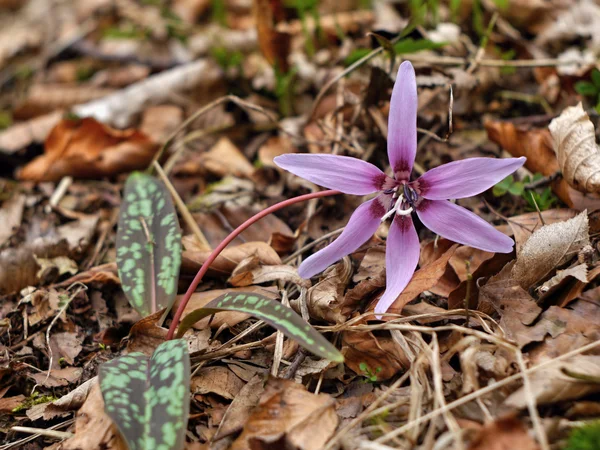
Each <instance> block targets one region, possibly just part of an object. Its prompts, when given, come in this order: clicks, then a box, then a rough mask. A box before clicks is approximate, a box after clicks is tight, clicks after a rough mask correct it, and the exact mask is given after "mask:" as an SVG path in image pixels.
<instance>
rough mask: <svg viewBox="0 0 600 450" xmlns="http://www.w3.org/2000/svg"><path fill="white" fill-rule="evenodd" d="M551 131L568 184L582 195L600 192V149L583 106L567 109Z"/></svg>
mask: <svg viewBox="0 0 600 450" xmlns="http://www.w3.org/2000/svg"><path fill="white" fill-rule="evenodd" d="M548 128H549V129H550V134H551V135H552V138H553V140H554V151H555V152H556V158H557V159H558V165H559V166H560V170H561V171H562V173H563V177H564V179H565V180H566V181H567V183H569V185H570V186H572V187H573V188H575V189H577V190H578V191H581V192H596V193H597V192H600V149H599V148H598V144H596V137H595V136H596V135H595V130H594V125H593V124H592V122H591V121H590V118H589V117H588V115H587V113H586V112H585V111H584V110H583V107H582V106H581V103H579V104H578V105H577V106H571V107H569V108H567V109H565V110H564V111H563V112H562V113H561V115H560V116H558V117H557V118H556V119H554V120H553V121H552V122H550V125H549V127H548Z"/></svg>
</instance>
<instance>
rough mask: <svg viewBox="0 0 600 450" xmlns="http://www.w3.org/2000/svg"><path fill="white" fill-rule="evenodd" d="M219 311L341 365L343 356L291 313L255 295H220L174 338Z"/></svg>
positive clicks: (190, 317) (191, 315) (192, 316)
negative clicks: (247, 318)
mask: <svg viewBox="0 0 600 450" xmlns="http://www.w3.org/2000/svg"><path fill="white" fill-rule="evenodd" d="M221 311H239V312H244V313H247V314H250V315H252V316H254V317H257V318H259V319H261V320H264V321H265V322H267V323H268V324H269V325H271V326H272V327H274V328H276V329H277V330H279V331H281V332H282V333H283V334H285V335H286V336H287V337H289V338H290V339H293V340H295V341H296V342H298V344H300V345H301V346H302V347H304V348H306V349H307V350H309V351H311V352H312V353H314V354H315V355H318V356H320V357H322V358H327V359H329V360H330V361H335V362H343V361H344V357H343V356H342V354H341V353H340V352H339V351H338V350H337V349H336V348H335V347H334V346H333V345H332V344H331V343H330V342H329V341H328V340H327V339H325V338H324V337H323V336H322V335H321V333H319V332H318V331H317V330H315V329H314V328H313V327H311V326H310V324H309V323H308V322H306V321H305V320H304V319H302V317H300V316H299V315H298V314H296V313H295V312H294V311H293V310H292V309H290V308H287V307H285V306H283V305H282V304H281V303H279V302H276V301H275V300H271V299H270V298H267V297H265V296H263V295H260V294H256V293H254V292H236V293H227V294H223V295H221V296H220V297H217V298H215V299H214V300H213V301H211V302H210V303H208V304H207V305H206V306H205V307H204V308H200V309H197V310H195V311H192V312H191V313H189V314H188V315H187V316H185V318H184V319H183V320H182V321H181V323H180V324H179V328H178V330H177V336H178V337H181V336H183V334H184V333H185V332H186V331H187V330H189V329H190V328H191V327H192V326H193V325H194V324H195V323H196V322H198V321H199V320H201V319H203V318H204V317H206V316H209V315H211V314H215V313H218V312H221Z"/></svg>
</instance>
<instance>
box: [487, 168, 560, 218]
mask: <svg viewBox="0 0 600 450" xmlns="http://www.w3.org/2000/svg"><path fill="white" fill-rule="evenodd" d="M542 178H544V176H543V175H542V174H540V173H536V174H535V175H534V176H533V179H531V178H530V177H529V176H526V177H525V178H523V181H515V179H514V177H513V176H512V175H509V176H508V177H506V178H505V179H504V180H502V181H501V182H500V183H498V184H496V185H495V186H494V187H493V189H492V193H493V194H494V197H502V196H504V195H506V194H511V195H514V196H517V197H522V198H523V199H524V200H525V201H526V202H527V210H529V211H536V210H537V208H539V209H540V211H546V210H548V209H550V208H552V207H553V206H554V205H555V204H556V203H557V201H558V199H557V198H556V196H555V195H554V194H553V193H552V189H551V188H550V187H546V188H544V190H543V191H542V192H541V193H540V192H538V191H536V190H535V189H526V188H525V186H526V185H527V184H528V183H531V182H534V181H538V180H540V179H542ZM536 205H537V208H536Z"/></svg>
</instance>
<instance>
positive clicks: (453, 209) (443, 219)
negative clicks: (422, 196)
mask: <svg viewBox="0 0 600 450" xmlns="http://www.w3.org/2000/svg"><path fill="white" fill-rule="evenodd" d="M417 214H418V215H419V219H421V222H423V224H425V226H426V227H427V228H429V229H430V230H431V231H433V232H434V233H437V234H439V235H440V236H443V237H445V238H446V239H450V240H451V241H454V242H458V243H459V244H464V245H469V246H471V247H475V248H478V249H481V250H485V251H487V252H496V253H510V252H511V251H512V248H513V244H514V243H513V240H512V239H511V238H509V237H508V236H506V235H505V234H503V233H501V232H500V231H498V230H496V229H495V228H494V227H493V226H491V225H490V224H489V223H487V222H486V221H485V220H483V219H482V218H481V217H479V216H476V215H475V214H473V213H472V212H471V211H469V210H467V209H465V208H463V207H461V206H458V205H455V204H454V203H451V202H449V201H448V200H423V201H422V202H421V204H420V205H419V206H418V207H417Z"/></svg>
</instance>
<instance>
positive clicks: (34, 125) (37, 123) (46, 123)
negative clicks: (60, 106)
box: [0, 111, 63, 155]
mask: <svg viewBox="0 0 600 450" xmlns="http://www.w3.org/2000/svg"><path fill="white" fill-rule="evenodd" d="M62 116H63V112H62V111H55V112H52V113H50V114H46V115H44V116H40V117H36V118H35V119H32V120H28V121H26V122H19V123H16V124H14V125H12V126H11V127H9V128H7V129H6V130H4V131H2V132H1V133H0V153H7V154H9V155H10V154H13V153H16V152H17V151H18V150H21V149H22V148H25V147H27V146H28V145H30V144H33V143H35V142H44V140H45V139H46V137H47V136H48V134H49V133H50V131H51V130H52V129H53V128H54V127H55V126H56V124H57V123H58V122H59V121H60V119H61V118H62Z"/></svg>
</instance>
